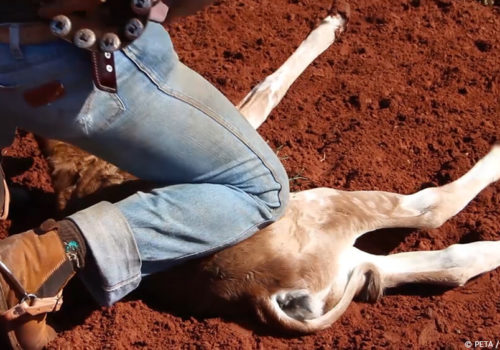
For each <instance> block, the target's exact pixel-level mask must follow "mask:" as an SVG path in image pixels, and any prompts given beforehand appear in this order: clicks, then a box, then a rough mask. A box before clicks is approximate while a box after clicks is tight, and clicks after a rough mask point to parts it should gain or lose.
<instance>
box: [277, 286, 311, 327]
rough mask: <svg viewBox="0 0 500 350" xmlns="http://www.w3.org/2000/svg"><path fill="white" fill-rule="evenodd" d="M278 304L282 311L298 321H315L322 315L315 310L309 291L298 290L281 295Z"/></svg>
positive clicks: (278, 297)
mask: <svg viewBox="0 0 500 350" xmlns="http://www.w3.org/2000/svg"><path fill="white" fill-rule="evenodd" d="M276 302H277V304H278V306H279V308H280V309H281V310H283V312H284V313H286V314H287V315H288V316H290V317H291V318H293V319H296V320H297V321H304V320H308V319H309V320H310V319H314V318H316V317H318V316H320V315H317V313H316V312H315V310H314V306H313V300H312V298H311V296H310V295H309V292H308V291H305V290H297V291H288V292H286V293H283V294H281V293H280V294H279V295H278V296H277V297H276Z"/></svg>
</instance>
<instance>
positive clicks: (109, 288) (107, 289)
mask: <svg viewBox="0 0 500 350" xmlns="http://www.w3.org/2000/svg"><path fill="white" fill-rule="evenodd" d="M141 278H142V276H141V274H140V273H138V274H136V275H134V276H132V277H130V278H127V279H126V280H123V281H120V282H118V283H116V284H114V285H112V286H102V289H103V290H104V291H105V292H113V291H115V290H117V289H120V288H121V287H123V286H126V285H127V284H130V283H131V282H133V281H135V280H138V279H141Z"/></svg>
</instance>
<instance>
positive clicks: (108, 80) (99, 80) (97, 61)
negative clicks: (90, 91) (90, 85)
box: [91, 51, 117, 93]
mask: <svg viewBox="0 0 500 350" xmlns="http://www.w3.org/2000/svg"><path fill="white" fill-rule="evenodd" d="M91 57H92V78H93V79H94V84H95V86H96V87H97V88H98V89H99V90H102V91H106V92H112V93H115V92H116V91H117V85H116V72H115V58H114V55H113V53H110V52H97V51H92V52H91Z"/></svg>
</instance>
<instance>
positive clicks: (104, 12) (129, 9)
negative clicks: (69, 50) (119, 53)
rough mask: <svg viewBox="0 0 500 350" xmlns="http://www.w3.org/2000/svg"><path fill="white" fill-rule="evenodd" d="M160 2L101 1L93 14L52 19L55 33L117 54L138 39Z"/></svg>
mask: <svg viewBox="0 0 500 350" xmlns="http://www.w3.org/2000/svg"><path fill="white" fill-rule="evenodd" d="M158 1H159V0H101V3H100V4H99V5H98V6H97V7H96V10H95V11H93V12H86V13H73V14H61V15H58V16H55V17H54V18H52V21H51V22H50V30H51V31H52V33H53V34H54V35H55V36H57V37H60V38H62V39H64V40H66V41H69V42H72V43H73V44H75V45H76V46H77V47H79V48H82V49H87V50H90V51H101V52H113V51H116V50H119V49H121V48H123V47H125V46H127V45H128V44H130V43H131V42H132V41H134V40H135V39H137V38H138V37H139V36H140V35H141V34H142V33H143V32H144V29H145V28H146V25H147V23H148V17H149V14H150V12H151V9H152V7H153V6H154V5H156V3H157V2H158Z"/></svg>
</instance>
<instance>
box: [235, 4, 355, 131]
mask: <svg viewBox="0 0 500 350" xmlns="http://www.w3.org/2000/svg"><path fill="white" fill-rule="evenodd" d="M345 25H346V18H344V17H343V16H342V15H340V14H337V15H335V16H328V17H326V18H325V19H324V20H323V21H322V22H321V24H320V25H319V26H318V27H317V28H316V29H314V30H313V31H312V32H311V33H310V34H309V36H308V37H307V38H306V39H305V40H304V41H303V42H302V43H301V44H300V46H299V47H298V48H297V50H296V51H295V52H294V53H293V54H292V55H291V56H290V57H289V58H288V59H287V60H286V62H285V63H284V64H283V65H282V66H281V67H280V68H279V69H278V70H277V71H276V72H274V73H273V74H271V75H269V76H268V77H267V78H266V79H264V80H263V81H262V82H260V83H259V84H258V85H256V86H255V87H254V88H253V89H252V91H250V93H248V95H247V96H246V97H245V98H244V99H243V100H242V101H241V102H240V103H239V104H238V106H237V107H238V109H239V110H240V112H241V114H243V115H244V116H245V118H246V119H247V120H248V121H249V123H250V124H251V125H252V126H253V127H254V128H255V129H257V128H258V127H259V126H260V125H261V124H262V123H263V122H264V121H265V120H266V119H267V117H268V116H269V114H270V113H271V111H272V110H273V109H274V107H276V105H277V104H278V103H279V102H280V101H281V99H282V98H283V97H284V96H285V94H286V92H287V91H288V89H289V88H290V86H291V85H292V84H293V82H294V81H295V80H296V79H297V78H298V77H299V76H300V75H301V74H302V72H303V71H304V70H305V69H306V68H307V67H308V66H309V65H310V64H311V62H312V61H314V60H315V59H316V57H318V56H319V55H320V54H321V53H323V51H325V50H326V49H327V48H328V47H330V45H331V44H333V42H334V41H335V35H336V33H337V32H340V31H343V30H344V28H345Z"/></svg>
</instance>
